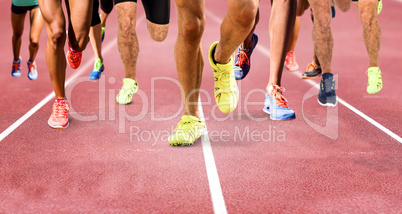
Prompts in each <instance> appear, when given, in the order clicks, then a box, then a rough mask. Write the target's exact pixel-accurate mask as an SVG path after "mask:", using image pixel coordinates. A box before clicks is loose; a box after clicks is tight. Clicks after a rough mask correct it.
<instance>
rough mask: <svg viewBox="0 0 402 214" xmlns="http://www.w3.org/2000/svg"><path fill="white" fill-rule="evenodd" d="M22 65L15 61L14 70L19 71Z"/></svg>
mask: <svg viewBox="0 0 402 214" xmlns="http://www.w3.org/2000/svg"><path fill="white" fill-rule="evenodd" d="M19 67H20V64H18V63H13V68H12V69H13V72H18V68H19Z"/></svg>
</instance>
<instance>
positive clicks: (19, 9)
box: [11, 4, 39, 14]
mask: <svg viewBox="0 0 402 214" xmlns="http://www.w3.org/2000/svg"><path fill="white" fill-rule="evenodd" d="M38 7H39V5H33V6H15V5H13V4H11V11H12V12H13V13H15V14H25V13H26V12H27V11H28V10H29V11H31V10H33V9H35V8H38Z"/></svg>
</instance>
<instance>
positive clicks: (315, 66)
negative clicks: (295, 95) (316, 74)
mask: <svg viewBox="0 0 402 214" xmlns="http://www.w3.org/2000/svg"><path fill="white" fill-rule="evenodd" d="M315 69H318V65H317V64H315V63H314V62H311V63H309V64H308V65H307V72H310V71H313V70H315Z"/></svg>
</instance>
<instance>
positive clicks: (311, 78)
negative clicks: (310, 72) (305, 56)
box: [301, 74, 321, 80]
mask: <svg viewBox="0 0 402 214" xmlns="http://www.w3.org/2000/svg"><path fill="white" fill-rule="evenodd" d="M320 76H321V74H318V75H317V76H315V77H304V76H302V77H301V78H302V79H310V80H313V79H317V77H320Z"/></svg>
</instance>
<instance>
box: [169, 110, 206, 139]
mask: <svg viewBox="0 0 402 214" xmlns="http://www.w3.org/2000/svg"><path fill="white" fill-rule="evenodd" d="M204 128H205V122H203V121H201V120H200V119H198V118H197V117H194V116H191V115H183V116H182V117H181V120H180V122H179V124H178V125H177V127H176V129H175V130H174V131H173V133H172V135H170V136H169V138H168V141H169V143H170V145H172V146H181V145H183V146H188V145H192V144H193V143H194V141H195V140H196V139H198V138H200V137H201V134H202V132H203V129H204Z"/></svg>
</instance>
